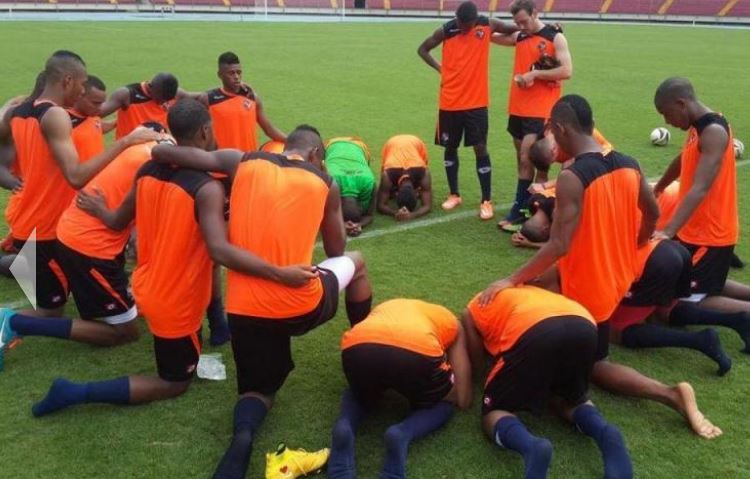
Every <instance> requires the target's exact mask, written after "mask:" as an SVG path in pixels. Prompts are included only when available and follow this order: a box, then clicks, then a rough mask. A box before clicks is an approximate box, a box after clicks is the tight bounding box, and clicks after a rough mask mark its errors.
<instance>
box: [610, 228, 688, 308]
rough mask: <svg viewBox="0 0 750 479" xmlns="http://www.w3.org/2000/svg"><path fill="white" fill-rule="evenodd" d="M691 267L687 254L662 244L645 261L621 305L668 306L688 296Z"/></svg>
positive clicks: (678, 246) (670, 244) (666, 242)
mask: <svg viewBox="0 0 750 479" xmlns="http://www.w3.org/2000/svg"><path fill="white" fill-rule="evenodd" d="M691 271H692V264H691V259H690V253H689V252H688V250H687V249H686V248H685V247H684V246H682V245H681V244H680V243H678V242H676V241H670V240H664V241H661V242H660V243H659V244H658V245H657V246H656V248H654V250H653V251H652V252H651V255H649V257H648V259H647V260H646V266H645V267H644V268H643V273H642V274H641V277H640V278H639V279H638V281H636V282H635V283H633V285H632V286H631V287H630V291H628V293H627V294H626V295H625V298H623V300H622V301H621V304H623V305H625V306H667V305H669V304H670V303H671V302H672V301H674V300H675V299H678V298H685V297H688V296H690V275H691Z"/></svg>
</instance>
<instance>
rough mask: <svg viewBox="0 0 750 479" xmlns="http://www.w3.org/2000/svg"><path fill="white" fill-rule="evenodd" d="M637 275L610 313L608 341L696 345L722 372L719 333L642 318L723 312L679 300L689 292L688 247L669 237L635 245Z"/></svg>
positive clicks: (724, 361) (726, 364)
mask: <svg viewBox="0 0 750 479" xmlns="http://www.w3.org/2000/svg"><path fill="white" fill-rule="evenodd" d="M638 257H639V258H638V262H639V264H640V271H641V273H640V275H639V277H638V280H637V281H636V282H635V283H633V286H631V288H630V291H629V292H628V294H627V295H626V296H625V298H624V299H623V300H622V301H621V302H620V305H619V306H618V308H617V309H616V310H615V312H614V313H613V314H612V317H611V318H610V321H609V322H610V325H611V331H610V341H612V342H615V343H618V344H622V345H623V346H625V347H628V348H663V347H678V348H689V349H694V350H696V351H700V352H701V353H703V354H705V355H706V356H708V357H709V358H711V359H712V360H714V361H716V363H717V364H718V366H719V369H718V371H717V374H718V375H719V376H723V375H725V374H726V373H727V372H729V370H730V369H731V368H732V360H731V359H730V358H729V357H728V356H727V355H726V354H725V353H724V350H723V349H722V347H721V340H720V339H719V335H718V333H717V332H716V331H715V330H714V329H711V328H708V329H704V330H701V331H685V330H681V329H675V328H667V327H664V326H660V325H657V324H652V323H647V322H645V321H646V319H647V318H649V317H650V316H652V315H657V316H661V317H663V318H665V319H666V318H668V321H669V322H670V323H672V322H674V323H679V322H680V321H681V319H680V318H682V317H688V318H693V317H698V318H700V317H706V318H716V317H719V318H721V317H727V316H731V315H727V314H722V313H716V312H713V311H708V310H704V309H701V308H699V307H698V306H696V305H695V304H693V303H688V302H685V301H678V299H679V298H685V297H687V296H690V275H691V268H692V264H691V258H690V253H689V252H688V250H687V249H686V248H685V247H684V246H682V245H680V244H679V243H677V242H675V241H671V240H663V241H659V240H652V241H650V242H649V243H648V244H647V245H646V246H644V247H642V248H640V249H639V252H638Z"/></svg>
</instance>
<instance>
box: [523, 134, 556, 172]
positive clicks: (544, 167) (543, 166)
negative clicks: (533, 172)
mask: <svg viewBox="0 0 750 479" xmlns="http://www.w3.org/2000/svg"><path fill="white" fill-rule="evenodd" d="M546 141H547V139H546V138H545V137H541V138H539V139H538V140H536V141H535V142H534V144H532V145H531V148H530V149H529V160H530V161H531V164H532V165H534V168H536V169H537V170H539V171H541V172H542V173H547V172H548V171H549V169H550V166H551V165H552V161H554V158H549V148H547V147H546V145H545V142H546Z"/></svg>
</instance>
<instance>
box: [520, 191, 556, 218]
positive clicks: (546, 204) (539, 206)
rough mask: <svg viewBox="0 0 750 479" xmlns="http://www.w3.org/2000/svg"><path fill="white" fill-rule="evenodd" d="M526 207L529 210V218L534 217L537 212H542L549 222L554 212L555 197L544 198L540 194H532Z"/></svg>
mask: <svg viewBox="0 0 750 479" xmlns="http://www.w3.org/2000/svg"><path fill="white" fill-rule="evenodd" d="M526 207H527V208H528V209H529V213H530V214H531V216H534V215H535V214H536V212H537V211H539V210H542V211H543V212H544V214H545V215H547V218H549V220H550V222H551V221H552V215H553V214H554V212H555V197H554V196H544V195H543V194H541V193H534V194H533V195H531V197H530V198H529V201H528V203H527V205H526Z"/></svg>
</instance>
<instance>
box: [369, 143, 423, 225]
mask: <svg viewBox="0 0 750 479" xmlns="http://www.w3.org/2000/svg"><path fill="white" fill-rule="evenodd" d="M427 161H428V160H427V147H426V146H425V144H424V142H423V141H422V140H420V139H419V138H417V137H416V136H414V135H396V136H394V137H391V138H390V139H389V140H388V141H387V142H386V143H385V145H384V146H383V153H382V163H381V173H380V186H379V187H378V212H379V213H381V214H384V215H388V216H393V217H394V218H395V219H396V221H408V220H413V219H415V218H419V217H420V216H424V215H426V214H427V213H429V212H430V211H431V210H432V179H431V177H430V171H429V170H428V169H427ZM391 199H395V200H396V209H394V208H392V207H391V206H390V204H389V203H390V201H391ZM420 202H421V205H419V207H417V205H418V204H419V203H420Z"/></svg>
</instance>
